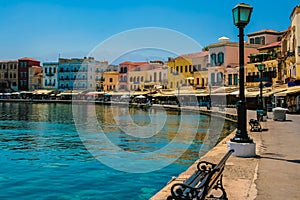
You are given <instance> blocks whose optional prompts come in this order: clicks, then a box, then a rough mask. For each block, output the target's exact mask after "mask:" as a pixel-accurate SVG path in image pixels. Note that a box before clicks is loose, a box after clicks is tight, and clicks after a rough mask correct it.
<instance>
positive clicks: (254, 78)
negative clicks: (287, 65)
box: [245, 41, 284, 86]
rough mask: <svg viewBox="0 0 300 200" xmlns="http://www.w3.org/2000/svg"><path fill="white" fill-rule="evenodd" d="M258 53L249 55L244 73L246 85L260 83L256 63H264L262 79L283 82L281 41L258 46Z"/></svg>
mask: <svg viewBox="0 0 300 200" xmlns="http://www.w3.org/2000/svg"><path fill="white" fill-rule="evenodd" d="M258 50H259V53H257V54H251V55H250V56H249V58H250V61H249V62H248V64H247V66H246V69H245V74H246V82H245V84H246V85H247V86H258V85H259V83H260V78H261V74H260V72H259V71H258V68H257V65H258V64H264V66H265V70H264V71H263V73H262V79H263V80H262V81H263V82H264V83H265V84H266V83H271V84H272V85H274V84H276V83H280V84H281V83H283V82H284V78H283V70H282V62H281V42H280V41H279V42H274V43H271V44H269V45H264V46H262V47H259V48H258Z"/></svg>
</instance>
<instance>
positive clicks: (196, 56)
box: [177, 51, 208, 58]
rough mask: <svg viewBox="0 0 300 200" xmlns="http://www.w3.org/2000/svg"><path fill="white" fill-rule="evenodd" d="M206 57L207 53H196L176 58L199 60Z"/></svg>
mask: <svg viewBox="0 0 300 200" xmlns="http://www.w3.org/2000/svg"><path fill="white" fill-rule="evenodd" d="M207 55H208V51H202V52H196V53H189V54H182V55H180V56H178V57H177V58H199V57H204V56H207Z"/></svg>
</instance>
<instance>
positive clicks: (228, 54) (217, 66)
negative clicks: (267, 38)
mask: <svg viewBox="0 0 300 200" xmlns="http://www.w3.org/2000/svg"><path fill="white" fill-rule="evenodd" d="M260 46H261V45H257V44H249V43H245V58H244V59H245V66H246V64H247V62H249V58H248V56H249V55H250V54H255V53H258V50H257V48H258V47H260ZM208 48H209V63H210V66H209V68H208V83H210V84H211V85H212V86H215V85H228V86H233V85H238V73H239V43H238V42H230V41H229V40H228V39H226V40H224V39H222V40H221V39H220V42H219V43H215V44H211V45H209V46H208Z"/></svg>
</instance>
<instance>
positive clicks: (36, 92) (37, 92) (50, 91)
mask: <svg viewBox="0 0 300 200" xmlns="http://www.w3.org/2000/svg"><path fill="white" fill-rule="evenodd" d="M52 92H53V90H35V91H33V94H46V95H48V94H51V93H52Z"/></svg>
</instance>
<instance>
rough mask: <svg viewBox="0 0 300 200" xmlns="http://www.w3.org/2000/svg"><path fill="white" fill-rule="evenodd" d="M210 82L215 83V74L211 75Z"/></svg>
mask: <svg viewBox="0 0 300 200" xmlns="http://www.w3.org/2000/svg"><path fill="white" fill-rule="evenodd" d="M210 82H211V83H215V73H211V74H210Z"/></svg>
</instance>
